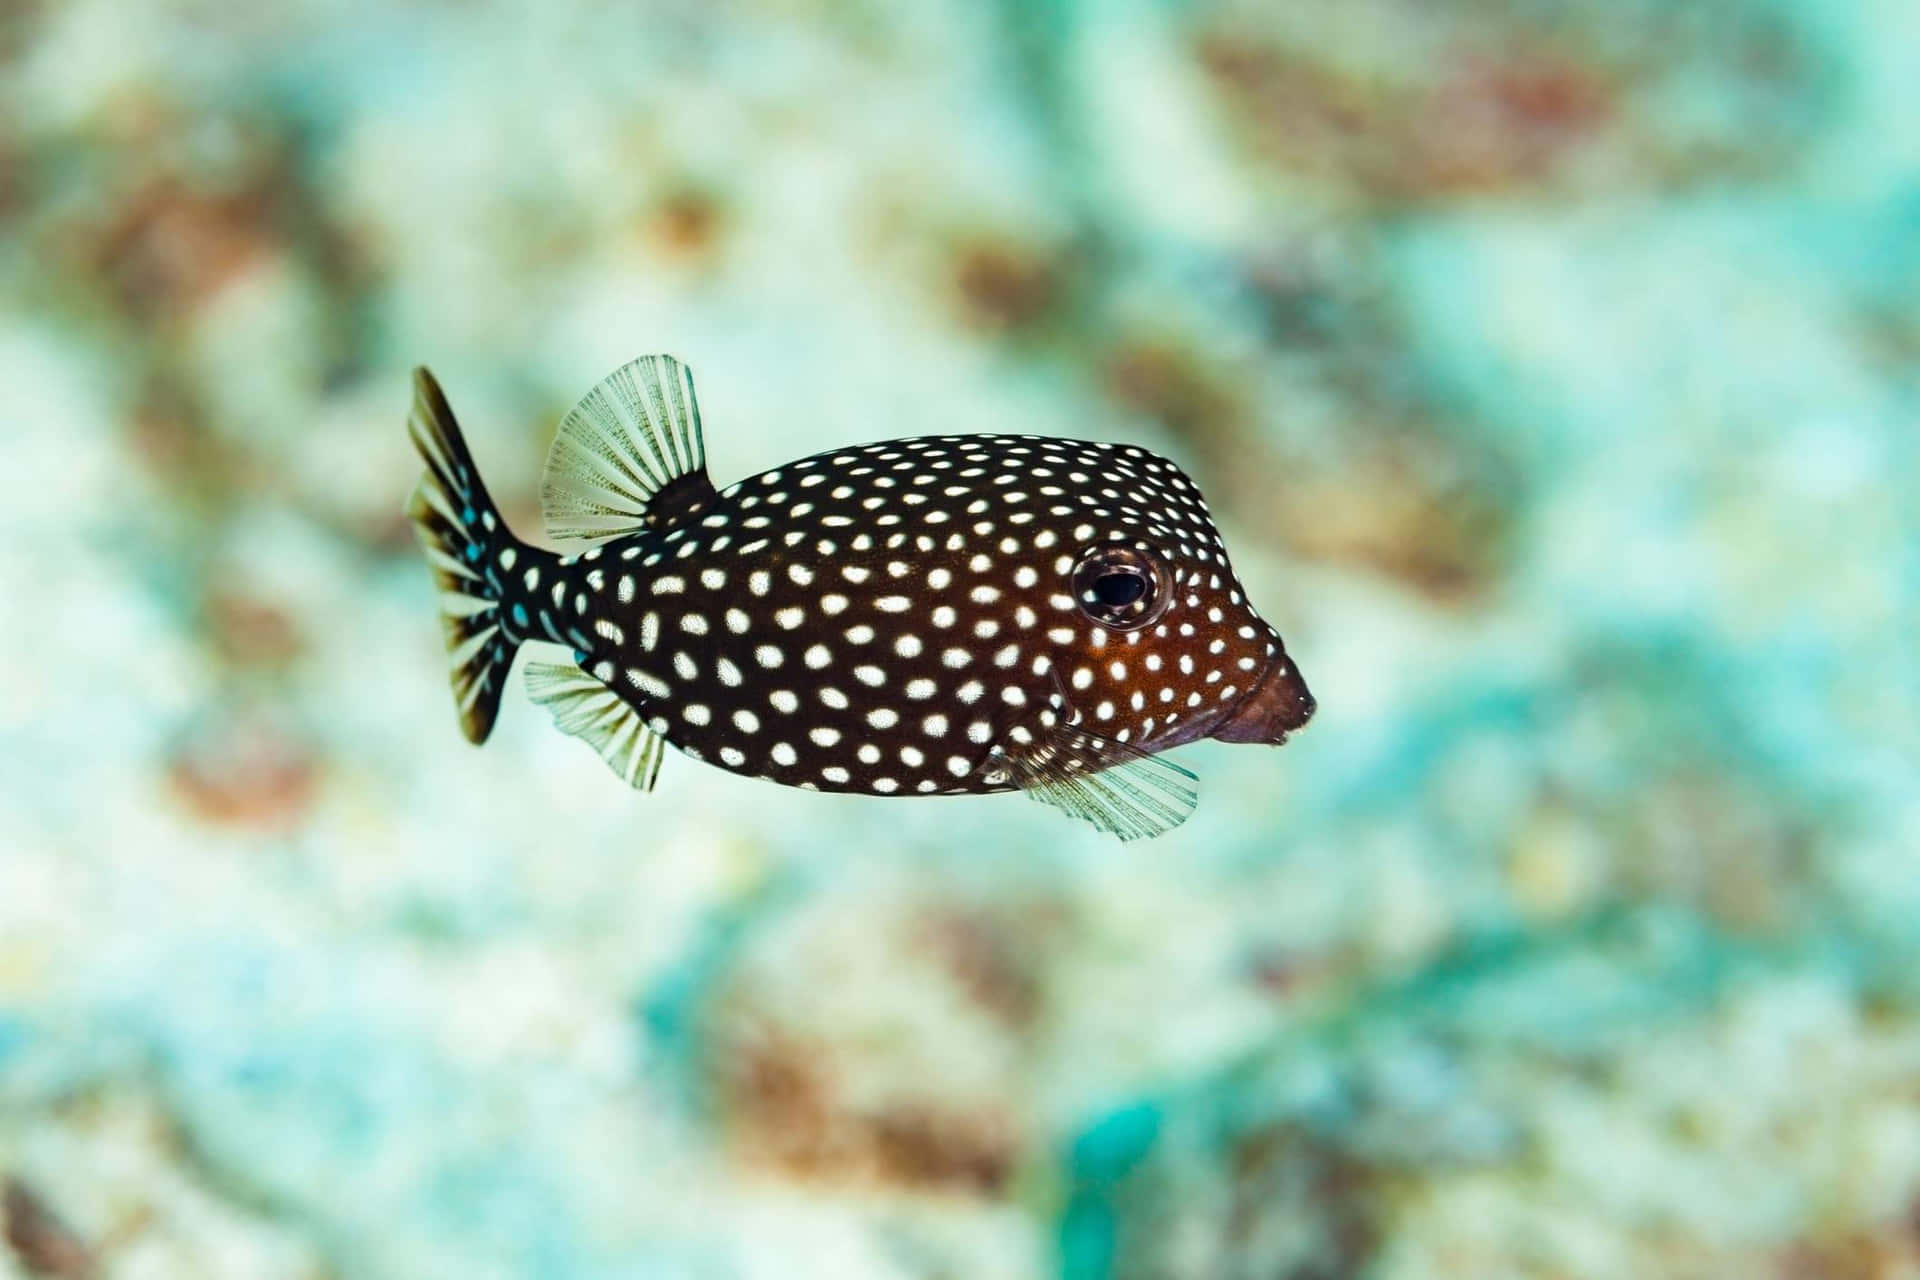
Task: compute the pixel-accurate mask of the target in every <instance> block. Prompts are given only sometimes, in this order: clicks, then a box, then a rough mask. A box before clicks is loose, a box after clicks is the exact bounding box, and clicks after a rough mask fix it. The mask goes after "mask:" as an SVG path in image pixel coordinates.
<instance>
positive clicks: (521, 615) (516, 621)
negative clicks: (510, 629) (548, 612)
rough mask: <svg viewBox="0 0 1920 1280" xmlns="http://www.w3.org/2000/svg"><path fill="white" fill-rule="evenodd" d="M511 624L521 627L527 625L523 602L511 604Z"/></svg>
mask: <svg viewBox="0 0 1920 1280" xmlns="http://www.w3.org/2000/svg"><path fill="white" fill-rule="evenodd" d="M513 625H514V626H516V627H522V628H524V627H525V626H526V625H527V606H525V605H523V604H516V605H515V606H513Z"/></svg>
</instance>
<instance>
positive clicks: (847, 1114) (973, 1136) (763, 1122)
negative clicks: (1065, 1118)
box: [720, 1033, 1018, 1196]
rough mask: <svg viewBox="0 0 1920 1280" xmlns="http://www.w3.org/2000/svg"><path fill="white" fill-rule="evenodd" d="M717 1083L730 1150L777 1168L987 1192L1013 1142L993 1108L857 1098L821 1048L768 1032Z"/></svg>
mask: <svg viewBox="0 0 1920 1280" xmlns="http://www.w3.org/2000/svg"><path fill="white" fill-rule="evenodd" d="M720 1091H721V1098H722V1101H723V1103H724V1105H725V1111H726V1115H727V1123H728V1129H729V1137H730V1140H731V1144H732V1147H733V1149H734V1151H735V1153H736V1154H737V1155H738V1156H739V1157H740V1158H741V1159H743V1160H744V1161H746V1162H748V1163H750V1164H754V1165H758V1166H761V1167H764V1168H768V1169H771V1170H774V1171H777V1172H779V1173H780V1174H782V1175H784V1176H787V1177H793V1178H802V1179H807V1180H814V1181H824V1182H834V1183H845V1184H850V1185H880V1186H890V1187H898V1188H902V1189H906V1190H911V1191H921V1192H942V1193H948V1194H961V1195H981V1196H990V1195H993V1194H995V1193H997V1192H998V1191H999V1190H1000V1189H1001V1188H1002V1187H1004V1186H1005V1184H1006V1182H1007V1179H1008V1178H1009V1176H1010V1174H1011V1171H1012V1168H1013V1165H1014V1162H1015V1158H1016V1155H1017V1151H1018V1139H1017V1134H1016V1133H1015V1132H1014V1127H1013V1125H1012V1124H1011V1123H1010V1122H1009V1121H1007V1120H1005V1119H1002V1118H999V1117H996V1116H992V1115H985V1114H974V1113H970V1112H967V1111H962V1110H959V1109H942V1108H941V1107H939V1106H938V1105H937V1104H929V1103H924V1102H913V1103H908V1102H902V1101H892V1102H881V1103H876V1104H870V1105H860V1104H857V1103H855V1102H854V1101H853V1100H851V1099H849V1098H846V1097H844V1096H842V1095H841V1094H840V1092H839V1091H838V1090H837V1089H836V1087H835V1083H834V1080H833V1078H832V1076H831V1074H830V1072H829V1069H828V1067H827V1059H826V1056H825V1054H823V1053H822V1052H820V1051H819V1050H818V1049H816V1048H813V1047H810V1046H808V1045H806V1044H804V1043H802V1042H801V1041H799V1040H797V1039H794V1038H791V1037H788V1036H785V1035H781V1034H778V1033H767V1034H763V1035H761V1036H759V1037H757V1038H755V1040H754V1041H752V1042H751V1043H748V1044H745V1045H741V1046H739V1047H738V1048H737V1051H736V1052H735V1053H734V1055H733V1061H732V1063H731V1065H730V1067H729V1068H728V1069H727V1070H726V1071H725V1072H724V1073H723V1074H722V1077H721V1080H720Z"/></svg>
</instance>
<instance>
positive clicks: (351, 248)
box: [0, 0, 1920, 1280]
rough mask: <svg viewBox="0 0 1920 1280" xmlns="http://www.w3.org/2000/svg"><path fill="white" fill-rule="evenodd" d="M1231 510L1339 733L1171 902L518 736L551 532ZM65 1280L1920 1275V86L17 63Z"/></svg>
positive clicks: (1013, 24) (16, 643) (49, 1018)
mask: <svg viewBox="0 0 1920 1280" xmlns="http://www.w3.org/2000/svg"><path fill="white" fill-rule="evenodd" d="M655 351H665V352H671V353H673V354H676V355H678V356H680V357H681V358H682V359H684V360H686V361H688V362H689V363H690V364H691V365H692V367H693V368H694V370H695V372H696V374H697V376H698V379H699V386H700V391H701V399H702V408H703V411H704V418H705V422H706V429H707V443H708V451H709V456H710V458H711V462H712V469H713V473H714V476H715V478H716V480H717V481H718V482H719V483H721V484H723V485H724V484H726V483H728V482H729V481H730V480H732V479H736V478H739V477H741V476H743V475H746V474H748V473H750V472H754V471H758V470H761V469H763V468H766V467H771V466H774V465H776V464H778V463H780V462H783V461H786V460H789V459H792V458H794V457H797V456H800V455H802V454H806V453H810V452H813V451H816V450H820V449H825V448H829V447H832V446H835V445H839V444H845V443H849V442H856V441H865V440H872V439H879V438H885V437H889V436H897V435H907V434H917V433H934V432H961V431H985V430H992V431H1003V432H1034V433H1039V434H1050V435H1069V436H1082V437H1093V438H1100V439H1112V440H1125V441H1131V442H1135V443H1139V444H1142V445H1145V446H1147V447H1150V448H1152V449H1155V450H1157V451H1160V452H1163V453H1165V454H1167V455H1169V456H1171V457H1172V458H1174V459H1175V460H1176V461H1178V462H1179V463H1181V464H1182V465H1183V466H1185V467H1187V468H1188V469H1189V470H1190V471H1191V472H1192V473H1193V474H1194V475H1195V476H1196V478H1197V479H1198V481H1199V483H1200V484H1201V486H1202V488H1203V489H1204V490H1205V491H1206V493H1207V495H1208V497H1209V499H1210V500H1211V503H1212V506H1213V509H1214V513H1215V516H1216V518H1217V519H1218V521H1219V523H1220V525H1221V526H1222V528H1223V531H1224V534H1225V537H1226V540H1227V543H1228V546H1229V547H1230V548H1231V549H1232V551H1233V555H1234V558H1235V562H1236V566H1237V567H1238V569H1239V570H1240V573H1241V576H1242V578H1243V579H1244V580H1245V582H1246V583H1247V586H1248V588H1249V590H1250V591H1251V594H1252V598H1253V600H1254V601H1255V602H1256V603H1257V604H1258V605H1259V607H1260V608H1261V610H1262V612H1263V613H1264V614H1265V615H1266V616H1267V617H1268V618H1270V619H1272V620H1273V621H1274V623H1275V625H1276V626H1278V627H1279V628H1280V630H1281V632H1282V633H1283V634H1284V635H1285V637H1286V640H1287V644H1288V648H1289V650H1290V651H1291V652H1292V653H1293V654H1294V655H1295V657H1296V658H1297V660H1298V661H1299V663H1300V666H1301V668H1302V670H1303V671H1304V672H1305V674H1306V677H1307V679H1308V681H1309V683H1310V684H1311V686H1312V688H1313V690H1314V692H1315V693H1316V694H1317V695H1318V697H1319V700H1320V712H1319V715H1318V717H1317V718H1316V719H1315V721H1314V723H1313V724H1312V725H1311V726H1310V727H1309V728H1308V729H1307V730H1306V731H1305V732H1304V733H1302V734H1300V735H1299V736H1298V737H1297V738H1296V739H1295V740H1294V741H1293V742H1292V743H1290V744H1289V745H1288V746H1287V747H1286V748H1284V749H1283V750H1280V751H1273V750H1266V749H1259V748H1251V747H1228V746H1223V745H1221V744H1217V743H1202V744H1198V745H1195V746H1192V747H1188V748H1184V749H1182V750H1180V751H1179V752H1178V753H1177V756H1176V758H1177V759H1178V760H1179V761H1180V762H1181V763H1183V764H1185V765H1187V766H1188V767H1189V768H1192V769H1194V770H1195V771H1197V772H1198V773H1199V774H1200V776H1201V786H1202V797H1201V804H1200V808H1199V810H1198V812H1197V813H1196V814H1195V816H1194V817H1193V818H1192V819H1191V820H1190V821H1189V822H1188V823H1187V824H1186V825H1185V826H1184V827H1181V828H1180V829H1178V830H1177V831H1175V832H1174V833H1172V834H1171V835H1168V836H1166V837H1164V838H1162V839H1160V840H1156V841H1151V842H1144V843H1135V844H1128V845H1121V844H1119V843H1116V842H1114V841H1112V840H1110V839H1108V838H1106V837H1104V836H1101V835H1100V834H1098V833H1097V832H1095V831H1093V830H1092V829H1091V828H1088V827H1085V826H1083V825H1079V824H1075V823H1073V822H1070V821H1069V820H1068V819H1067V818H1065V817H1064V816H1062V815H1061V814H1060V813H1058V812H1056V811H1055V810H1052V809H1050V808H1046V807H1043V806H1041V805H1037V804H1033V803H1030V802H1028V801H1026V800H1023V799H1021V798H1020V797H1017V796H999V797H987V798H977V799H954V800H922V799H896V800H880V799H867V798H859V797H846V796H827V795H818V794H808V793H804V792H799V791H790V790H785V789H781V788H777V787H774V786H771V785H768V784H765V783H757V782H752V781H747V780H743V779H740V778H736V777H733V776H731V775H728V774H725V773H722V772H721V771H719V770H716V769H714V768H711V767H708V766H704V765H698V764H695V763H693V762H691V761H688V760H686V759H684V758H682V757H679V756H670V757H669V759H668V760H667V762H666V766H665V768H664V769H663V770H662V775H661V780H660V785H659V787H658V789H657V791H656V792H655V793H653V794H651V795H640V794H636V793H633V792H631V791H629V790H628V789H627V788H625V787H623V786H621V785H620V784H619V783H618V781H617V780H616V779H615V778H614V777H613V776H611V775H610V773H609V772H608V770H607V769H606V767H605V766H604V765H603V764H602V763H601V762H599V761H598V760H596V759H595V758H594V756H593V754H592V752H591V751H589V750H588V749H587V748H586V747H584V746H583V745H581V744H580V743H579V742H578V741H576V740H574V739H571V738H568V737H565V736H563V735H561V734H560V733H558V732H556V731H555V730H554V728H553V726H552V724H551V723H550V722H549V720H548V717H547V716H546V715H545V714H544V713H542V712H541V711H540V710H539V709H538V708H535V707H533V706H530V705H529V704H528V703H527V702H526V700H525V698H524V696H523V694H522V692H521V691H520V689H519V687H518V683H519V682H518V680H517V678H516V680H515V681H514V686H515V687H514V688H512V689H510V690H509V693H508V697H507V701H506V706H505V709H504V711H503V714H502V716H501V721H500V726H499V729H498V731H497V732H496V734H495V736H494V739H493V741H492V742H490V743H489V744H488V745H487V747H486V748H485V749H484V750H474V749H473V748H471V747H469V746H468V745H467V744H466V743H465V742H464V741H462V740H461V738H460V735H459V732H458V730H457V728H456V724H455V718H454V714H453V707H452V704H451V700H450V697H449V692H448V688H447V679H446V663H445V658H444V654H443V651H442V643H441V639H440V631H439V626H438V623H437V622H436V621H435V618H434V595H433V588H432V584H431V581H430V578H429V575H428V573H427V571H426V569H425V567H424V566H423V564H422V561H421V557H420V555H419V552H418V550H417V549H416V547H415V545H414V543H413V540H412V538H411V536H410V533H409V530H408V528H407V525H406V523H405V521H404V519H403V517H402V515H401V508H402V504H403V502H404V499H405V497H406V494H407V492H408V490H409V488H410V487H411V486H412V484H413V482H414V480H415V478H416V476H417V475H418V473H419V470H420V466H419V463H418V460H417V459H416V457H415V456H414V455H413V453H412V451H411V449H410V447H409V445H408V442H407V440H406V435H405V431H404V429H403V422H404V418H405V413H406V409H407V402H408V395H409V390H408V380H407V379H408V371H409V369H410V368H411V366H413V365H414V364H416V363H426V364H429V365H431V366H432V367H433V368H434V370H435V372H436V373H437V374H438V375H439V376H440V378H441V380H442V381H443V382H444V384H445V385H446V387H447V389H448V393H449V395H450V397H451V399H452V402H453V404H454V406H455V408H456V410H458V411H459V413H460V415H461V418H462V422H463V424H464V425H465V427H466V428H467V431H468V433H469V436H470V438H471V439H472V441H473V445H474V448H475V451H476V453H477V455H478V457H479V460H480V463H481V466H482V468H483V469H484V471H485V472H486V474H487V476H488V479H489V483H490V484H491V487H492V489H493V491H494V493H495V495H496V496H498V497H499V498H500V499H501V500H502V502H503V504H504V505H505V507H506V509H507V512H508V515H509V518H510V519H511V520H512V521H513V522H514V523H515V525H516V527H517V528H519V529H520V530H521V531H522V532H523V533H526V534H529V535H533V534H537V532H538V529H539V522H538V498H537V483H538V470H539V465H540V462H541V459H542V456H543V454H544V450H545V448H546V444H547V441H548V439H549V437H550V435H551V433H552V431H553V429H554V426H555V424H556V423H557V421H558V419H559V418H560V416H561V415H562V414H563V413H564V412H565V410H566V409H567V407H568V406H569V405H570V404H571V403H572V402H573V401H574V400H575V399H576V398H577V397H578V396H580V395H581V394H583V393H584V392H585V391H586V390H587V389H588V388H590V387H591V386H592V385H593V384H594V383H595V382H596V381H597V380H598V379H599V378H600V377H601V376H603V375H604V374H605V373H606V372H607V371H609V370H610V369H612V368H614V367H615V366H616V365H618V364H620V363H622V362H623V361H625V360H627V359H629V358H631V357H633V356H635V355H639V354H642V353H647V352H655ZM0 602H4V604H3V605H0V608H4V613H5V617H6V620H7V627H6V631H7V635H8V643H7V650H6V657H5V658H4V660H3V661H0V1219H3V1224H0V1225H4V1233H3V1234H0V1277H5V1278H6V1280H14V1278H15V1277H29V1276H31V1277H48V1276H50V1277H57V1278H59V1280H74V1278H77V1277H103V1278H105V1277H139V1278H141V1280H160V1278H163V1277H212V1278H227V1277H235V1278H238V1277H272V1278H278V1277H289V1278H297V1280H320V1278H323V1277H326V1278H332V1277H339V1278H342V1280H344V1278H348V1277H396V1278H413V1277H462V1278H478V1280H485V1278H490V1277H503V1278H504V1277H555V1278H573V1277H580V1278H582V1280H602V1278H605V1280H613V1278H615V1277H647V1278H652V1277H661V1278H666V1280H681V1278H686V1280H722V1278H735V1277H737V1278H740V1280H757V1278H759V1277H834V1278H836V1280H947V1278H952V1280H961V1278H967V1280H972V1278H976V1277H978V1278H982V1280H1001V1278H1004V1280H1014V1278H1017V1277H1038V1276H1058V1277H1064V1278H1066V1280H1176V1278H1178V1280H1188V1278H1191V1280H1214V1278H1220V1280H1335V1278H1337V1277H1362V1276H1364V1277H1382V1278H1386V1280H1420V1278H1426V1277H1491V1278H1498V1277H1541V1278H1547V1277H1552V1278H1556V1280H1559V1278H1568V1280H1588V1278H1593V1280H1601V1278H1609V1280H1610V1278H1615V1277H1739V1278H1745V1277H1759V1278H1778V1280H1894V1278H1896V1277H1914V1276H1920V646H1917V644H1916V633H1917V632H1920V5H1915V4H1913V3H1911V0H1830V2H1823V0H1686V2H1684V3H1682V2H1679V0H1673V2H1667V0H1554V2H1551V3H1549V2H1546V0H1266V2H1265V3H1255V2H1251V0H1248V2H1242V0H1192V2H1179V0H1112V2H1096V0H911V2H910V3H908V2H904V0H903V2H896V3H883V2H882V0H840V2H835V0H649V2H647V3H626V4H617V3H597V2H595V0H545V2H544V3H540V4H537V5H532V4H530V5H512V4H504V3H498V4H495V3H451V2H450V0H443V2H439V3H414V4H406V5H395V4H375V3H370V2H366V3H363V2H358V0H290V2H288V3H280V4H272V5H260V6H242V5H237V4H229V3H215V2H214V0H146V2H142V0H9V2H8V3H6V4H4V5H3V6H0Z"/></svg>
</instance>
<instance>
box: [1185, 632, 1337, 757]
mask: <svg viewBox="0 0 1920 1280" xmlns="http://www.w3.org/2000/svg"><path fill="white" fill-rule="evenodd" d="M1318 705H1319V704H1318V703H1316V702H1315V701H1314V697H1313V694H1312V693H1311V692H1310V691H1309V690H1308V689H1307V682H1306V680H1305V679H1303V678H1302V677H1301V675H1300V668H1298V667H1296V666H1294V665H1293V660H1292V659H1291V658H1289V657H1287V655H1286V654H1285V653H1282V654H1280V655H1279V656H1278V657H1277V658H1275V659H1274V662H1273V665H1272V666H1270V667H1268V668H1267V670H1266V673H1265V674H1264V675H1262V676H1261V677H1260V679H1259V681H1258V682H1257V683H1255V685H1254V686H1253V688H1251V689H1249V690H1247V691H1246V693H1245V694H1243V695H1242V696H1241V698H1240V700H1239V701H1238V702H1236V703H1234V704H1233V706H1232V707H1231V708H1230V709H1229V710H1228V712H1227V714H1226V715H1225V716H1223V717H1222V718H1221V719H1220V720H1219V721H1218V722H1217V723H1215V724H1214V726H1213V728H1212V729H1211V731H1209V732H1208V734H1207V736H1208V737H1210V738H1217V739H1219V740H1220V741H1221V742H1259V743H1265V744H1267V745H1269V746H1275V747H1277V746H1279V745H1280V744H1281V743H1283V742H1285V741H1286V740H1287V735H1288V734H1290V733H1297V732H1298V731H1299V730H1300V729H1302V728H1304V727H1305V725H1306V723H1307V721H1309V720H1311V719H1313V713H1314V710H1315V708H1316V707H1317V706H1318Z"/></svg>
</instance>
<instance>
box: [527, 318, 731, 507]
mask: <svg viewBox="0 0 1920 1280" xmlns="http://www.w3.org/2000/svg"><path fill="white" fill-rule="evenodd" d="M663 490H664V491H667V495H666V496H667V499H668V500H667V501H665V502H656V496H657V495H660V494H661V493H662V491H663ZM713 493H714V489H713V481H711V480H709V479H708V478H707V448H706V443H705V441H703V440H702V439H701V437H700V405H699V402H698V401H697V400H695V399H694V396H693V373H692V371H691V370H689V369H688V368H687V366H685V365H683V364H681V363H680V362H679V361H678V360H675V359H674V358H673V357H672V356H641V357H640V358H639V359H638V360H633V361H630V362H628V363H627V364H624V365H621V366H620V367H619V368H618V369H615V370H614V371H613V372H612V373H610V374H608V375H607V377H606V378H605V379H604V380H603V381H602V382H601V383H600V385H599V386H597V387H595V388H594V389H593V390H591V391H589V392H587V394H586V395H585V396H584V397H582V398H581V401H580V403H579V404H577V405H575V406H574V407H573V410H572V412H570V413H568V414H567V416H566V417H565V418H564V419H562V420H561V423H560V434H558V435H557V436H555V437H554V439H553V447H552V448H551V449H549V450H548V451H547V469H546V473H545V474H544V475H543V476H542V477H541V480H540V505H541V509H542V510H543V512H544V513H545V515H546V518H547V536H548V537H551V538H613V537H618V536H620V535H621V534H627V533H632V532H634V531H636V530H638V529H642V528H646V527H648V526H652V525H658V524H660V523H663V522H665V521H669V520H671V519H672V518H673V517H675V516H677V515H680V514H682V513H684V512H686V511H687V510H688V509H690V508H692V507H694V506H696V505H698V504H699V503H700V502H702V501H703V500H705V499H707V498H709V497H712V496H713Z"/></svg>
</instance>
